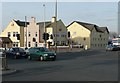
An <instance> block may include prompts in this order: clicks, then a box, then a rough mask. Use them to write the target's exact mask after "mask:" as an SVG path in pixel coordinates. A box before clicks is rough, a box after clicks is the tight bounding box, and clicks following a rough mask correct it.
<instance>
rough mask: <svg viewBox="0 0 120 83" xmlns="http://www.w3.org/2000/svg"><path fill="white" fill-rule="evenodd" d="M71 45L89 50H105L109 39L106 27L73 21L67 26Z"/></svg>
mask: <svg viewBox="0 0 120 83" xmlns="http://www.w3.org/2000/svg"><path fill="white" fill-rule="evenodd" d="M67 29H68V32H70V35H71V43H72V44H82V45H84V46H86V45H87V47H88V48H89V49H96V48H105V47H106V45H107V42H108V38H109V31H108V28H107V27H99V26H97V25H96V24H91V23H85V22H79V21H74V22H72V23H71V24H69V25H68V26H67Z"/></svg>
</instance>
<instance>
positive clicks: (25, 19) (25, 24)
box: [25, 16, 27, 49]
mask: <svg viewBox="0 0 120 83" xmlns="http://www.w3.org/2000/svg"><path fill="white" fill-rule="evenodd" d="M25 27H26V47H25V49H27V16H25Z"/></svg>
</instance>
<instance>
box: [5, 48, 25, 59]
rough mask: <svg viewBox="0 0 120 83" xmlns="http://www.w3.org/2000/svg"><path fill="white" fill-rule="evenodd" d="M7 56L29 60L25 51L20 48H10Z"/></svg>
mask: <svg viewBox="0 0 120 83" xmlns="http://www.w3.org/2000/svg"><path fill="white" fill-rule="evenodd" d="M6 56H7V57H8V58H15V59H18V58H22V57H24V58H27V55H26V52H25V50H24V49H22V48H20V47H14V48H10V49H9V50H8V51H6Z"/></svg>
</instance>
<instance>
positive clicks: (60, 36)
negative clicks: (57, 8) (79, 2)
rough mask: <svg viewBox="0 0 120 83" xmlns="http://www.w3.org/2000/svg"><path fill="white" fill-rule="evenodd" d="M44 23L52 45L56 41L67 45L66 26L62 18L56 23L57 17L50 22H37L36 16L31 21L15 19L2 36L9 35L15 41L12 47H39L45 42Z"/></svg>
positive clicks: (58, 43)
mask: <svg viewBox="0 0 120 83" xmlns="http://www.w3.org/2000/svg"><path fill="white" fill-rule="evenodd" d="M44 23H45V29H46V32H47V33H48V34H49V39H48V40H47V43H48V42H50V44H51V45H55V43H57V45H67V29H66V26H65V25H64V23H63V22H62V21H61V20H58V21H57V24H56V17H52V20H51V21H48V22H36V18H35V17H31V21H30V22H25V21H20V20H17V21H16V20H14V19H13V20H12V21H11V22H10V23H9V25H8V26H7V27H6V28H5V30H4V31H3V32H2V33H1V34H0V37H9V38H10V39H11V40H12V42H13V45H12V47H28V48H29V47H37V46H40V44H41V43H44V40H43V33H44ZM56 25H57V28H56ZM18 34H19V39H18ZM55 37H56V39H55Z"/></svg>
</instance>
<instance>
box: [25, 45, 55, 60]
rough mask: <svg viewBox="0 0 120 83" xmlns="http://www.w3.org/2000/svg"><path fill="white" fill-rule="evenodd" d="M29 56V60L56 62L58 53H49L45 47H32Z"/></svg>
mask: <svg viewBox="0 0 120 83" xmlns="http://www.w3.org/2000/svg"><path fill="white" fill-rule="evenodd" d="M27 56H28V59H29V60H32V59H37V60H40V61H44V60H53V61H54V60H56V53H54V52H51V51H49V49H47V48H45V47H31V48H29V49H28V52H27Z"/></svg>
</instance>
